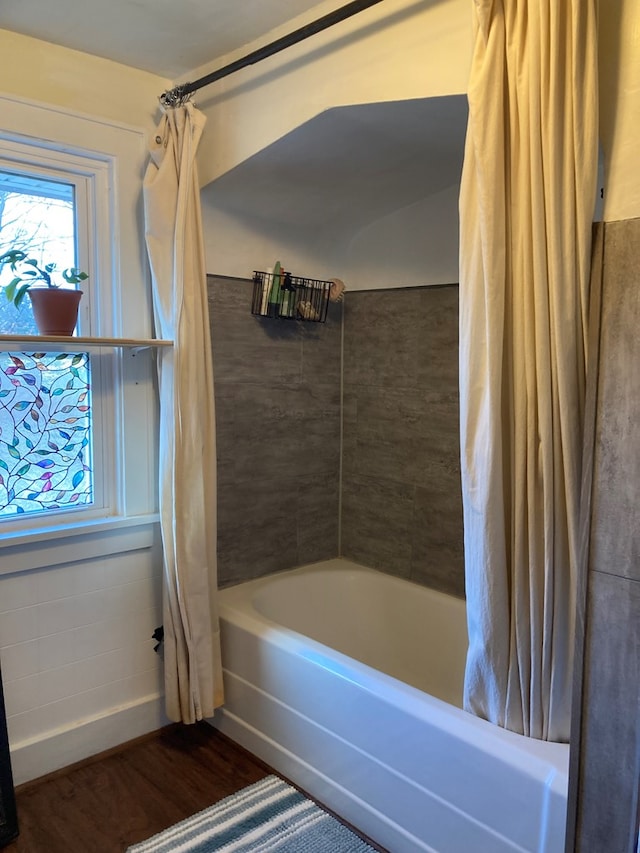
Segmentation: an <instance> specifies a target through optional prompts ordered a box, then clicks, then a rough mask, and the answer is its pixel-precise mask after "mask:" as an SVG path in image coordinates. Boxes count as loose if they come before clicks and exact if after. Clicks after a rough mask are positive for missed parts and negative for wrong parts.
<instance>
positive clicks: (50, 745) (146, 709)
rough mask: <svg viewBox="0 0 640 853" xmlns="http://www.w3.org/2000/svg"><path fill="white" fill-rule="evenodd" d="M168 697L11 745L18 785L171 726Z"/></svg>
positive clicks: (144, 701) (149, 699)
mask: <svg viewBox="0 0 640 853" xmlns="http://www.w3.org/2000/svg"><path fill="white" fill-rule="evenodd" d="M169 722H170V721H169V719H168V718H167V717H166V715H165V713H164V697H162V696H157V695H156V696H145V697H144V698H143V699H140V700H138V701H137V702H135V703H132V704H130V705H126V706H120V707H118V708H114V709H113V710H111V711H110V712H109V713H107V714H104V715H102V716H100V717H92V718H90V719H87V720H79V721H76V722H74V723H73V724H72V725H70V726H68V727H67V728H64V729H56V730H54V731H50V732H44V733H43V734H42V736H41V737H38V738H30V739H29V740H25V741H22V742H19V743H16V744H12V745H11V767H12V770H13V782H14V785H20V784H22V783H23V782H29V781H30V780H32V779H37V778H39V777H40V776H45V775H46V774H47V773H52V772H53V771H54V770H60V769H61V768H62V767H67V766H68V765H70V764H74V763H75V762H76V761H82V760H83V759H85V758H89V757H90V756H92V755H97V754H98V753H99V752H104V750H106V749H111V748H112V747H114V746H119V745H120V744H121V743H126V741H128V740H133V739H134V738H137V737H140V736H141V735H144V734H147V733H149V732H153V731H157V730H158V729H161V728H162V727H163V726H166V725H168V724H169Z"/></svg>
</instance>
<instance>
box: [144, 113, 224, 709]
mask: <svg viewBox="0 0 640 853" xmlns="http://www.w3.org/2000/svg"><path fill="white" fill-rule="evenodd" d="M204 124H205V118H204V116H203V115H202V113H200V112H199V111H198V110H196V109H195V107H194V106H193V105H192V104H190V103H187V104H185V105H183V106H180V107H175V108H168V109H167V110H166V112H165V113H164V115H163V117H162V119H161V121H160V124H159V126H158V128H157V131H156V135H155V138H154V141H153V144H152V146H151V151H150V162H149V165H148V167H147V172H146V175H145V179H144V206H145V220H146V240H147V250H148V254H149V259H150V263H151V272H152V279H153V301H154V316H155V324H156V333H157V334H158V335H159V336H160V337H161V338H169V339H172V340H173V341H174V346H173V348H172V349H162V348H161V349H159V350H158V379H159V386H160V516H161V528H162V543H163V549H164V594H163V609H164V676H165V702H166V710H167V715H168V716H169V718H170V719H171V720H175V721H182V722H185V723H193V722H195V721H196V720H201V719H203V718H205V717H211V716H212V715H213V711H214V708H216V707H218V706H219V705H221V704H222V701H223V695H222V674H221V673H222V670H221V664H220V636H219V627H218V614H217V605H216V592H217V571H216V445H215V412H214V399H213V371H212V362H211V343H210V337H209V322H208V316H209V315H208V306H207V290H206V273H205V261H204V248H203V239H202V223H201V214H200V188H199V186H198V176H197V170H196V162H195V157H196V151H197V148H198V143H199V141H200V137H201V135H202V130H203V128H204Z"/></svg>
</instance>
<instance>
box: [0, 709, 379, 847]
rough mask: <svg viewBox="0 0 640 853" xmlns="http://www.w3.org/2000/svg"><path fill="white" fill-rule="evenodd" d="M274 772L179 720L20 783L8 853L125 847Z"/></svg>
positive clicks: (211, 732)
mask: <svg viewBox="0 0 640 853" xmlns="http://www.w3.org/2000/svg"><path fill="white" fill-rule="evenodd" d="M270 773H273V770H272V769H271V768H269V767H268V766H267V765H265V764H263V763H262V762H261V761H260V760H259V759H257V758H255V757H254V756H252V755H250V754H249V753H248V752H246V751H245V750H243V749H241V748H240V747H239V746H237V745H236V744H234V743H232V742H231V741H230V740H228V739H227V738H225V737H224V736H223V735H221V734H219V733H218V732H217V731H216V730H215V729H213V728H212V727H211V726H209V725H208V724H207V723H201V724H197V725H195V726H172V727H169V728H167V729H163V730H162V731H161V732H158V733H156V734H154V735H151V736H149V737H145V738H141V739H139V740H137V741H133V742H131V743H129V744H126V745H125V746H124V747H121V748H118V749H116V750H112V751H111V752H109V753H104V754H103V755H101V756H98V757H97V758H96V759H90V760H88V761H85V762H81V763H80V764H78V765H74V766H73V767H69V768H66V769H65V770H61V771H59V772H57V773H55V774H52V775H50V776H47V777H45V778H43V779H40V780H36V781H34V782H29V783H27V784H26V785H22V786H20V787H19V788H18V790H17V806H18V821H19V827H20V835H19V837H18V838H17V840H16V841H14V842H12V843H11V844H9V845H8V846H7V847H5V848H3V853H123V851H125V850H126V849H127V847H128V846H129V845H130V844H135V843H136V842H138V841H143V840H144V839H146V838H149V836H151V835H154V834H155V833H156V832H160V831H161V830H163V829H166V828H167V827H168V826H171V825H172V824H174V823H176V822H177V821H180V820H184V818H187V817H190V815H192V814H194V813H195V812H197V811H200V810H201V809H204V808H206V807H207V806H210V805H212V804H213V803H215V802H217V801H218V800H221V799H222V798H223V797H227V796H229V794H233V793H235V792H236V791H238V790H240V788H244V787H245V785H250V784H251V783H252V782H257V781H259V780H260V779H262V778H264V777H265V776H268V775H269V774H270ZM369 843H371V842H369ZM372 846H374V847H375V845H372ZM375 849H377V850H381V849H382V848H378V847H376V848H375Z"/></svg>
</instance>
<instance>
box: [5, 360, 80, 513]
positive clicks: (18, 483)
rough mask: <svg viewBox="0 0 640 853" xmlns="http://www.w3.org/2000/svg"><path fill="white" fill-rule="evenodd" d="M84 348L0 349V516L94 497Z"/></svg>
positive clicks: (66, 506)
mask: <svg viewBox="0 0 640 853" xmlns="http://www.w3.org/2000/svg"><path fill="white" fill-rule="evenodd" d="M92 468H93V465H92V437H91V377H90V362H89V354H88V353H55V352H49V353H42V352H40V353H22V352H21V353H10V352H3V353H0V518H16V517H18V516H20V515H22V514H24V513H41V512H47V511H49V510H56V511H60V510H62V509H71V508H73V507H78V506H83V507H86V506H87V505H90V504H91V503H93V500H94V495H93V474H92Z"/></svg>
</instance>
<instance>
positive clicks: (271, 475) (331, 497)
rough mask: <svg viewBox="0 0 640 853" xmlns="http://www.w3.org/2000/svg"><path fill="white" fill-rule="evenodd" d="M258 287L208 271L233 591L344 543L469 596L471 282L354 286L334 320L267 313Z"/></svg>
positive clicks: (221, 568) (367, 559)
mask: <svg viewBox="0 0 640 853" xmlns="http://www.w3.org/2000/svg"><path fill="white" fill-rule="evenodd" d="M251 290H252V285H251V282H249V281H245V280H239V279H229V278H223V277H216V276H209V306H210V318H211V330H212V343H213V360H214V380H215V396H216V423H217V445H218V578H219V583H220V586H229V585H231V584H235V583H238V582H240V581H243V580H248V579H250V578H255V577H260V576H262V575H265V574H269V573H271V572H275V571H279V570H281V569H286V568H291V567H294V566H299V565H303V564H305V563H309V562H314V561H317V560H324V559H329V558H330V557H334V556H337V555H338V554H339V553H340V552H341V553H342V554H343V555H344V556H345V557H348V558H350V559H353V560H355V561H356V562H359V563H362V564H364V565H369V566H372V567H374V568H378V569H382V570H383V571H387V572H389V573H391V574H394V575H399V576H402V577H406V578H410V579H411V580H414V581H417V582H418V583H423V584H425V585H428V586H432V587H435V588H437V589H442V590H444V591H446V592H450V593H453V594H455V595H460V596H462V595H463V594H464V579H463V578H464V570H463V562H462V507H461V499H460V483H459V481H460V474H459V443H458V288H457V286H453V285H452V286H443V287H424V288H410V289H400V290H389V291H360V292H353V293H347V294H346V297H345V300H344V303H339V304H337V305H333V304H332V305H330V311H329V316H328V319H327V322H326V324H315V323H291V322H286V321H273V320H266V319H260V318H257V317H253V316H252V315H251V313H250V306H251ZM343 311H344V359H343V358H342V355H343V354H342V346H343V344H342V320H343ZM341 425H342V458H341ZM341 469H342V495H340V481H341ZM340 507H341V508H342V518H340Z"/></svg>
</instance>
